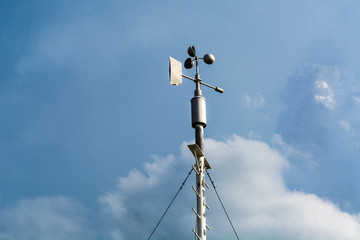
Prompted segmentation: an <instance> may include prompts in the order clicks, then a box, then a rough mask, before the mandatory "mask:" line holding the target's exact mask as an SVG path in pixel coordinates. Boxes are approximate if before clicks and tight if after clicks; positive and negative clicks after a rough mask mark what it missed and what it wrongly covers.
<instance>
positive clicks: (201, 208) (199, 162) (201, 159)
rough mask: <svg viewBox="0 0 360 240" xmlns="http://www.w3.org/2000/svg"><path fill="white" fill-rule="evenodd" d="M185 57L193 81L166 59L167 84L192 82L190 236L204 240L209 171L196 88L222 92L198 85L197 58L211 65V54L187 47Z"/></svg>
mask: <svg viewBox="0 0 360 240" xmlns="http://www.w3.org/2000/svg"><path fill="white" fill-rule="evenodd" d="M188 54H189V56H190V57H192V58H188V59H186V61H185V63H184V67H185V68H186V69H190V68H192V67H193V65H194V61H195V64H196V74H195V78H191V77H188V76H186V75H183V74H182V69H181V63H180V62H178V61H177V60H175V59H173V58H171V57H170V69H169V73H170V84H172V85H179V84H181V83H182V79H181V77H185V78H187V79H189V80H192V81H193V82H195V87H196V88H195V91H194V97H193V98H192V99H191V119H192V127H193V128H194V129H195V144H192V145H188V147H189V149H190V151H191V152H192V153H193V155H194V157H195V161H196V168H194V170H195V172H196V189H195V188H194V187H193V190H194V192H195V194H196V210H195V209H194V208H193V211H194V213H195V215H196V230H193V233H194V234H195V236H196V237H197V239H198V240H206V231H207V230H210V228H209V227H208V226H207V224H206V208H207V209H209V206H208V205H207V204H206V201H205V186H206V187H208V185H207V184H206V182H205V169H210V168H211V167H210V165H209V163H208V161H207V160H206V158H205V156H204V128H205V127H206V99H205V98H204V97H203V96H202V92H201V89H200V85H201V84H202V85H204V86H207V87H210V88H212V89H214V90H215V91H217V92H220V93H222V92H223V91H224V90H223V89H221V88H219V87H213V86H211V85H209V84H207V83H204V82H202V80H201V78H200V74H199V59H203V60H204V62H205V63H207V64H212V63H214V62H215V57H214V56H213V55H212V54H206V55H205V56H204V57H203V58H199V57H198V56H197V55H196V52H195V47H194V46H190V47H189V49H188Z"/></svg>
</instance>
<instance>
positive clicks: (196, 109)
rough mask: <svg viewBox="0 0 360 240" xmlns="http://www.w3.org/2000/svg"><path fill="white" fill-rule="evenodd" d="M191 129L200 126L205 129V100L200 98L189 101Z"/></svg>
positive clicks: (196, 97)
mask: <svg viewBox="0 0 360 240" xmlns="http://www.w3.org/2000/svg"><path fill="white" fill-rule="evenodd" d="M191 119H192V127H193V128H195V126H196V125H198V124H201V125H202V126H203V127H206V99H205V98H204V97H202V96H195V97H193V98H192V99H191Z"/></svg>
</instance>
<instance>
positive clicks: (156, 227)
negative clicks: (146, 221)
mask: <svg viewBox="0 0 360 240" xmlns="http://www.w3.org/2000/svg"><path fill="white" fill-rule="evenodd" d="M192 171H193V168H192V167H191V170H190V172H189V173H188V175H187V176H186V178H185V180H184V182H183V183H182V184H181V186H180V188H179V190H178V191H177V193H176V194H175V196H174V197H173V199H172V200H171V202H170V204H169V206H168V207H167V208H166V210H165V212H164V214H163V215H162V216H161V218H160V220H159V222H158V223H157V224H156V226H155V228H154V230H153V231H152V232H151V234H150V236H149V238H148V240H150V238H151V237H152V235H153V234H154V232H155V231H156V229H157V227H158V226H159V224H160V223H161V221H162V219H163V218H164V217H165V215H166V213H167V211H168V210H169V208H170V207H171V205H172V204H173V202H174V201H175V198H176V197H177V195H178V194H179V192H180V191H181V189H182V188H183V186H184V185H185V183H186V181H187V179H188V178H189V176H190V174H191V173H192Z"/></svg>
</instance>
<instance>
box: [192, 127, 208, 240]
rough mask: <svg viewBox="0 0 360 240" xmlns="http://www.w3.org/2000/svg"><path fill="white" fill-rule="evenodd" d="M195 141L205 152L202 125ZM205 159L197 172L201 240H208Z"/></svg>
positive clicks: (196, 130)
mask: <svg viewBox="0 0 360 240" xmlns="http://www.w3.org/2000/svg"><path fill="white" fill-rule="evenodd" d="M195 141H196V144H197V145H198V146H199V147H200V149H201V150H202V151H204V128H203V126H202V125H197V126H196V127H195ZM204 162H205V160H204V157H203V156H202V157H199V162H198V163H199V165H198V166H197V170H198V172H199V175H196V190H197V192H198V193H199V195H200V196H197V199H196V205H197V212H198V214H199V215H200V219H199V218H198V217H197V234H198V236H199V237H200V239H201V240H206V214H205V211H206V209H205V184H204V177H205V175H204V172H205V167H204V165H205V164H204Z"/></svg>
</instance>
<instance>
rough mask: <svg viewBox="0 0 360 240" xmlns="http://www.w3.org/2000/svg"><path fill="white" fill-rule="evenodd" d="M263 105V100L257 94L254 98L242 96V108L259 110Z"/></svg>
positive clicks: (246, 95) (259, 94)
mask: <svg viewBox="0 0 360 240" xmlns="http://www.w3.org/2000/svg"><path fill="white" fill-rule="evenodd" d="M264 105H265V99H264V97H263V96H262V95H261V93H259V92H258V93H257V94H256V95H255V96H253V97H251V96H249V95H248V94H245V95H244V100H243V106H245V107H248V108H255V109H256V108H261V107H263V106H264Z"/></svg>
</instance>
